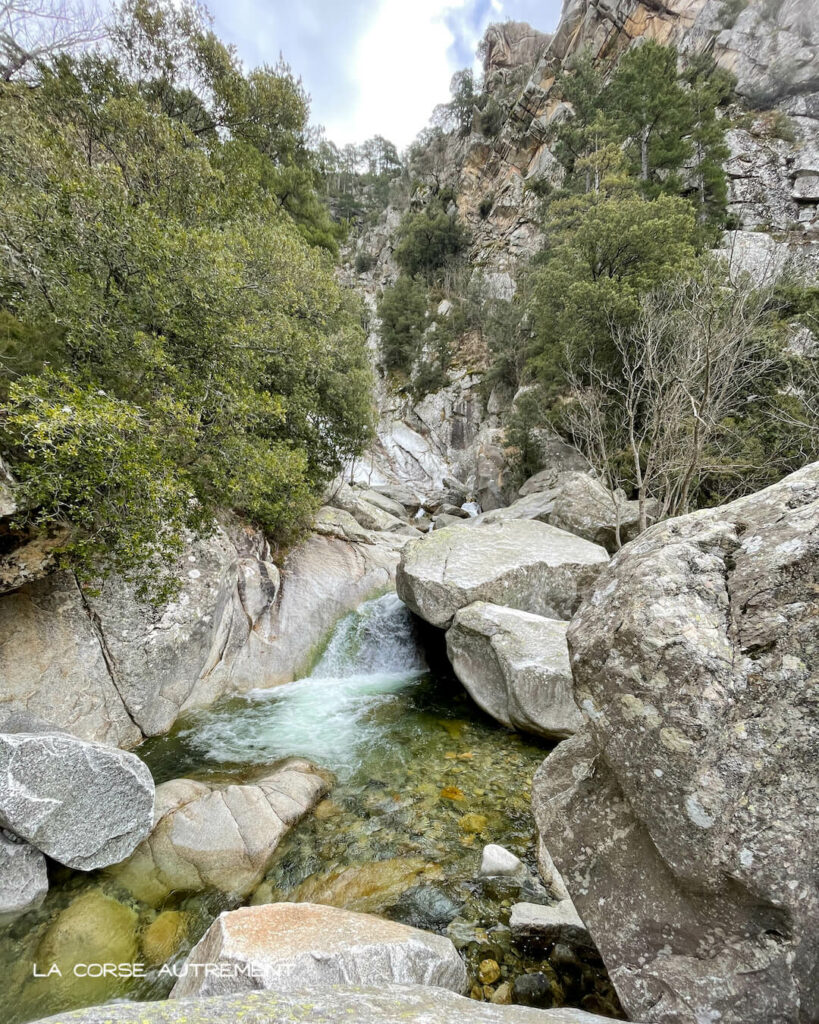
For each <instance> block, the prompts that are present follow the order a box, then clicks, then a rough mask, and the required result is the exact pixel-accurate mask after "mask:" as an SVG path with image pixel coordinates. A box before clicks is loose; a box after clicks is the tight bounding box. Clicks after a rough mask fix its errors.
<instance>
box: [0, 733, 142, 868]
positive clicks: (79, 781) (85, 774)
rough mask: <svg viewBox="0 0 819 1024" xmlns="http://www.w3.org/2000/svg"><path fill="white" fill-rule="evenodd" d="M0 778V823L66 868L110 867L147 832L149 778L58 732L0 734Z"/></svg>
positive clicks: (132, 762)
mask: <svg viewBox="0 0 819 1024" xmlns="http://www.w3.org/2000/svg"><path fill="white" fill-rule="evenodd" d="M0 776H2V777H3V779H4V785H3V786H2V787H0V826H2V827H4V828H7V829H9V831H11V832H13V833H14V834H15V835H17V836H20V837H21V838H22V839H25V840H26V841H27V842H29V843H31V845H32V846H34V847H36V848H37V849H38V850H41V851H42V852H43V853H45V854H47V856H49V857H52V858H53V859H54V860H56V861H59V862H60V863H61V864H65V865H66V866H67V867H71V868H79V869H80V870H83V871H91V870H93V869H94V868H101V867H106V866H107V865H109V864H115V863H116V862H117V861H120V860H122V859H123V857H127V856H128V855H129V854H130V853H131V852H132V851H133V850H134V848H135V847H136V846H137V844H138V843H140V842H141V841H142V840H143V839H144V838H145V836H146V835H148V833H149V832H150V829H151V824H152V821H153V809H154V780H153V778H152V777H151V773H150V771H148V768H147V767H146V766H145V765H144V764H143V762H142V761H140V759H139V758H138V757H136V756H135V755H134V754H128V753H126V752H125V751H122V750H115V749H114V748H113V747H104V746H103V745H102V744H100V743H86V742H84V741H83V740H79V739H76V738H75V737H74V736H70V735H68V734H67V733H63V732H40V733H34V732H12V733H0ZM69 781H70V785H69V784H68V783H69Z"/></svg>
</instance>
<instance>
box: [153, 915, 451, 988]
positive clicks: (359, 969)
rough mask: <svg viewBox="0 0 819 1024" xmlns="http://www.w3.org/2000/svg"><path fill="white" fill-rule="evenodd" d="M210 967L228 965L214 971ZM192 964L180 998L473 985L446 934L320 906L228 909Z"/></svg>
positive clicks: (192, 956)
mask: <svg viewBox="0 0 819 1024" xmlns="http://www.w3.org/2000/svg"><path fill="white" fill-rule="evenodd" d="M199 965H203V966H201V967H199V969H197V967H198V966H199ZM204 965H217V966H219V965H226V966H227V969H226V970H225V971H224V972H222V971H221V970H219V971H212V972H208V971H207V970H206V968H205V966H204ZM185 967H186V968H187V973H186V974H184V975H183V976H182V977H180V979H179V980H178V981H177V983H176V985H175V986H174V988H173V992H172V993H171V995H172V996H174V997H181V996H189V995H200V996H205V995H216V994H221V993H225V992H237V991H245V990H249V989H258V988H262V989H275V990H276V992H279V993H281V992H286V991H291V990H294V989H299V988H304V987H305V986H306V987H308V988H309V987H314V988H326V987H328V986H331V985H341V984H346V985H391V984H405V985H436V986H439V987H440V988H445V989H450V990H452V991H454V992H463V991H464V990H465V989H466V983H467V978H466V968H465V967H464V964H463V961H462V960H461V958H460V956H459V955H458V952H457V950H456V949H455V947H454V946H453V945H452V943H451V942H450V940H449V939H447V938H444V936H442V935H435V934H433V933H432V932H422V931H420V930H419V929H417V928H408V927H407V926H406V925H403V924H398V923H396V922H395V921H387V920H385V919H383V918H380V917H374V916H372V915H370V914H356V913H353V912H352V911H349V910H339V909H338V908H336V907H325V906H319V905H318V904H315V903H271V904H267V905H266V906H261V907H243V908H241V909H240V910H233V911H228V912H226V913H223V914H222V915H221V916H220V917H218V918H217V919H216V921H214V922H213V924H212V925H211V926H210V928H209V929H208V930H207V932H205V935H204V937H203V938H202V939H201V940H200V942H199V943H198V944H197V945H196V946H194V948H193V949H192V950H191V953H190V955H189V956H188V959H187V960H186V961H185ZM183 970H184V968H183ZM223 973H224V976H221V975H222V974H223Z"/></svg>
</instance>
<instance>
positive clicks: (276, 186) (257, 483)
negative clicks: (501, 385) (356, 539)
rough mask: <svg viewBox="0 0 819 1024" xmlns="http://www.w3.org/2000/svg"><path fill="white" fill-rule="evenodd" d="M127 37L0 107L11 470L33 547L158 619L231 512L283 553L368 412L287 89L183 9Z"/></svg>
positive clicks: (0, 337) (3, 442)
mask: <svg viewBox="0 0 819 1024" xmlns="http://www.w3.org/2000/svg"><path fill="white" fill-rule="evenodd" d="M126 15H127V17H129V18H131V19H136V20H137V21H138V23H139V25H141V26H142V29H144V32H142V34H140V31H134V32H133V33H128V32H124V34H123V36H122V38H123V39H127V40H131V41H132V43H133V46H132V48H131V49H130V50H128V51H127V52H125V53H116V52H115V54H114V55H113V56H112V57H108V58H102V57H97V56H89V57H86V58H84V59H83V60H80V61H73V60H69V59H67V58H64V59H60V60H58V61H57V62H56V63H55V64H54V65H53V66H52V67H50V68H47V69H44V70H43V84H42V86H41V87H40V88H38V89H35V90H29V89H22V88H20V87H12V86H9V87H6V88H4V89H3V90H2V91H0V235H2V237H3V240H4V245H3V248H2V250H0V394H2V395H3V396H4V406H5V409H6V415H5V416H4V418H3V419H2V422H1V423H0V430H1V431H2V436H0V447H2V449H3V451H4V457H5V458H7V461H8V462H9V463H10V465H11V468H12V470H13V472H14V473H15V475H16V476H17V477H18V478H19V479H20V480H21V485H22V487H23V492H24V496H25V502H24V507H25V509H26V511H25V513H24V514H23V516H22V519H23V520H24V521H25V523H26V524H28V525H34V526H36V525H41V526H45V525H48V524H52V523H54V522H57V521H59V522H64V523H66V524H67V525H68V526H69V527H70V536H71V540H70V543H69V546H68V548H67V551H66V559H67V561H68V563H69V564H71V565H73V566H74V567H75V568H77V569H78V570H79V571H80V572H81V573H83V574H85V575H88V574H90V573H92V572H95V571H97V570H98V569H100V568H110V567H114V568H116V569H117V570H119V571H121V572H123V573H125V574H126V575H128V576H132V577H137V576H138V577H139V578H140V581H141V582H143V583H144V584H145V586H146V588H147V590H148V591H150V594H151V596H153V597H155V598H159V597H163V596H166V595H167V588H166V580H165V579H164V578H163V574H162V571H161V567H163V566H168V565H169V563H170V561H171V559H172V557H173V555H174V553H175V552H176V550H178V546H179V541H180V538H181V537H182V536H183V534H184V532H185V531H186V530H188V529H201V528H203V526H204V524H206V523H209V522H211V521H212V519H213V516H214V514H215V513H216V512H217V511H218V510H219V509H224V508H231V509H233V510H235V511H237V512H239V513H242V514H244V515H245V516H247V517H248V518H249V519H251V520H252V521H254V522H255V523H257V524H258V525H260V526H262V527H264V528H265V529H266V530H268V531H269V532H270V534H271V535H272V537H273V539H274V540H276V541H278V542H284V543H286V542H289V541H290V540H292V539H293V538H294V537H295V536H296V535H297V534H298V532H299V531H300V530H301V529H302V528H303V526H304V524H305V523H306V522H307V519H308V517H309V515H310V513H311V511H312V509H313V508H314V507H315V504H316V501H317V496H318V494H319V493H320V491H321V488H322V486H323V484H324V483H325V482H326V480H327V479H328V478H329V477H330V476H332V475H333V474H334V473H335V472H336V471H337V470H338V469H339V468H340V467H341V465H342V464H343V463H344V462H345V461H346V460H347V459H349V458H350V457H351V456H353V455H354V454H356V453H358V452H359V451H360V450H361V448H362V446H363V445H364V444H365V443H366V440H367V438H368V436H369V431H370V426H371V409H370V403H371V399H370V393H371V391H370V381H369V369H368V360H367V355H366V346H365V338H364V333H363V330H362V327H361V315H362V314H361V308H360V306H359V304H358V303H357V302H356V301H354V300H353V299H352V298H351V296H350V295H349V294H348V293H345V292H343V291H342V290H341V289H340V288H339V286H338V285H337V283H336V281H335V278H334V273H333V264H332V261H331V258H330V255H329V253H328V252H327V250H328V249H333V248H334V247H335V239H334V235H333V232H334V230H335V229H334V228H333V226H332V225H331V224H330V222H329V220H328V218H327V214H326V210H325V209H324V208H323V206H322V205H321V203H320V202H319V201H318V199H317V198H316V195H315V190H314V188H313V186H312V174H313V171H312V169H311V165H310V160H309V158H308V157H306V156H304V152H303V141H304V140H303V138H302V131H303V127H304V118H305V117H306V108H304V107H303V104H302V99H300V96H299V91H298V89H295V86H294V83H293V81H292V79H291V78H289V77H288V76H287V75H286V74H281V73H279V72H271V71H269V70H263V72H261V73H259V74H258V75H257V74H255V73H251V74H250V75H248V76H244V75H243V74H242V73H241V69H240V68H239V66H238V65H237V63H236V62H235V58H234V57H233V55H232V52H231V51H229V50H228V49H227V48H225V47H224V46H222V44H221V43H218V41H217V40H215V38H214V37H212V36H211V35H208V34H204V35H203V34H202V33H201V31H200V30H201V23H200V22H199V21H197V20H196V13H195V11H194V9H193V8H190V7H184V6H183V7H181V8H180V7H175V6H174V5H170V4H169V5H167V6H162V5H160V4H158V3H155V2H153V0H134V2H133V3H132V4H131V5H130V6H129V7H128V8H125V9H124V14H123V16H126ZM237 76H238V77H237ZM194 87H195V88H196V90H200V91H194ZM186 90H187V91H186ZM279 104H280V105H281V106H280V107H279ZM299 111H301V113H299ZM217 129H218V130H217ZM328 225H329V228H328ZM21 525H23V524H22V523H21Z"/></svg>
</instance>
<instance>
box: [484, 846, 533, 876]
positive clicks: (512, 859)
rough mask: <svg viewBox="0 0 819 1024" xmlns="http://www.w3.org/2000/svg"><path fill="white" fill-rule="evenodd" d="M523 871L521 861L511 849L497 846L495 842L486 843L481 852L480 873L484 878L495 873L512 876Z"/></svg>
mask: <svg viewBox="0 0 819 1024" xmlns="http://www.w3.org/2000/svg"><path fill="white" fill-rule="evenodd" d="M524 871H525V868H524V865H523V861H522V860H521V859H520V857H516V856H515V855H514V853H512V851H511V850H507V849H506V847H505V846H498V844H497V843H488V844H487V845H486V846H484V848H483V853H482V854H481V868H480V872H479V873H480V874H481V875H483V876H484V877H485V878H492V877H493V876H497V875H507V876H510V877H513V876H515V875H520V874H521V873H522V872H524Z"/></svg>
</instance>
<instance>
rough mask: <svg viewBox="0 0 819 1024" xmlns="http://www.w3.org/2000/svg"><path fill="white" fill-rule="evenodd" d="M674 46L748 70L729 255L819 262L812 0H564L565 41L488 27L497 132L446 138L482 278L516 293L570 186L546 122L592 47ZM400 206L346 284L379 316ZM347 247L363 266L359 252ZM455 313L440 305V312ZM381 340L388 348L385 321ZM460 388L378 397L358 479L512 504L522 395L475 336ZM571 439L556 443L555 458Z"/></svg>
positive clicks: (384, 386) (563, 112)
mask: <svg viewBox="0 0 819 1024" xmlns="http://www.w3.org/2000/svg"><path fill="white" fill-rule="evenodd" d="M646 39H650V40H656V41H658V42H660V43H668V44H674V45H675V46H677V48H678V49H679V50H680V51H681V52H682V53H683V54H684V55H685V56H690V55H693V54H697V53H701V52H707V53H710V54H713V56H714V58H715V59H716V61H717V63H718V64H719V65H721V66H722V67H724V68H725V69H727V70H729V71H731V72H732V73H733V74H734V75H735V76H736V102H735V103H734V104H733V106H732V107H731V117H732V124H733V127H731V128H730V129H729V130H728V131H727V133H726V141H727V145H728V147H729V150H730V155H729V157H728V160H727V162H726V164H725V170H726V173H727V178H728V212H729V215H730V220H731V221H732V223H733V225H734V226H735V230H732V231H730V232H726V234H725V236H724V240H723V247H724V250H725V252H726V253H727V254H728V255H729V256H730V259H731V261H732V263H733V264H734V266H736V267H742V268H745V269H748V270H750V271H751V272H752V273H754V274H755V275H757V277H760V278H761V277H764V276H765V275H766V274H769V273H770V272H771V270H772V269H773V268H776V267H781V265H782V264H783V263H784V262H785V261H786V260H788V261H796V262H799V263H803V262H805V261H809V265H810V266H811V268H812V269H811V271H810V272H811V273H813V274H815V273H816V272H817V271H816V267H817V266H819V220H817V210H818V209H819V12H817V9H816V4H815V3H814V2H812V0H773V2H770V0H748V2H745V3H744V2H739V3H731V2H719V0H672V2H659V0H658V2H655V0H651V2H643V0H612V2H600V0H565V3H564V5H563V11H562V14H561V18H560V22H559V24H558V26H557V28H556V31H555V32H554V34H553V35H546V34H543V33H540V32H536V31H534V30H532V29H528V27H527V26H523V25H521V24H520V23H516V22H507V23H504V24H499V25H492V26H490V28H489V29H488V31H487V33H486V37H485V40H484V43H483V46H482V52H483V54H484V82H485V88H486V90H487V91H488V92H489V93H490V95H491V96H492V97H493V98H494V99H495V100H496V101H497V102H498V104H499V106H500V109H501V111H502V115H503V116H502V123H501V125H500V128H499V130H498V131H497V133H496V134H494V135H492V136H491V137H489V136H487V135H485V134H483V133H482V131H481V129H480V122H479V120H478V119H475V120H474V122H473V130H472V131H471V133H469V134H468V135H467V136H465V137H463V136H460V135H458V134H456V133H453V134H452V135H450V136H449V138H448V141H447V147H446V152H445V153H443V154H441V155H440V156H439V158H438V160H437V164H438V167H437V171H436V173H437V175H438V181H437V184H438V186H439V187H445V188H449V189H451V190H452V191H453V192H454V195H455V199H454V203H455V205H456V206H457V211H458V214H459V216H460V217H461V218H462V220H463V221H464V222H465V223H466V224H467V225H468V227H469V229H470V232H471V237H472V242H471V248H470V251H469V254H468V267H469V275H470V287H474V288H476V289H477V290H478V291H480V292H481V293H482V294H483V295H489V296H497V297H501V298H508V297H510V296H511V295H512V294H514V291H515V282H514V273H515V271H516V269H517V268H518V267H520V266H521V265H522V263H523V262H524V261H526V260H528V259H529V258H530V257H531V256H532V255H534V254H535V253H536V252H537V251H538V249H539V248H540V247H541V245H542V243H543V236H542V233H541V227H540V200H539V197H538V189H539V187H541V186H543V185H546V186H549V185H552V186H554V185H559V184H560V182H561V178H562V173H563V172H562V167H561V165H560V164H559V162H558V161H557V159H556V157H555V155H554V153H553V151H552V148H551V143H550V141H549V129H550V127H552V126H553V125H554V124H556V123H558V122H559V121H560V120H562V119H564V118H565V117H566V116H567V113H568V110H567V107H566V104H565V103H563V102H562V101H561V100H560V99H559V98H558V97H557V96H556V95H555V89H554V84H555V78H556V75H557V73H558V71H559V70H560V69H561V67H563V66H565V65H566V64H567V63H569V62H571V60H572V59H573V58H574V57H576V56H577V55H579V54H580V53H583V52H590V53H591V54H592V55H593V56H594V57H595V59H596V61H597V62H598V65H599V66H600V67H601V68H602V69H603V70H604V71H608V70H611V69H612V68H613V67H614V66H615V65H616V62H617V60H618V58H619V56H621V55H622V54H623V53H624V52H625V51H626V50H627V49H629V48H630V47H632V46H636V45H639V44H640V42H641V41H642V40H646ZM416 186H417V187H416V188H415V191H414V192H413V194H412V195H411V197H410V203H411V204H412V205H414V206H419V205H420V206H423V204H424V203H425V202H426V201H427V196H428V194H429V190H428V188H427V186H425V185H424V183H423V182H421V183H420V184H417V183H416ZM400 219H401V210H400V209H399V208H396V207H389V208H388V209H387V210H386V212H385V214H384V216H383V218H382V219H381V221H380V223H379V224H378V225H376V226H375V227H374V228H371V229H369V230H368V231H366V232H365V233H364V234H363V235H362V236H361V237H359V238H358V239H357V240H356V242H355V252H357V253H362V252H364V253H367V254H368V256H369V257H371V258H372V263H373V265H372V267H371V269H369V270H367V271H364V272H362V273H354V272H353V271H352V270H349V271H348V279H349V280H350V282H351V283H353V284H354V285H355V286H356V287H357V288H358V289H359V290H360V291H361V292H362V294H363V295H364V297H365V300H366V302H367V304H368V306H369V308H370V309H371V311H373V312H374V310H375V303H376V298H377V296H378V294H379V292H380V290H381V289H382V288H384V287H386V286H387V285H390V284H392V283H394V281H395V279H396V277H397V275H398V268H397V266H396V263H395V260H394V250H395V245H396V231H397V228H398V225H399V222H400ZM352 255H353V254H351V262H352ZM446 315H447V310H446V308H445V307H444V308H440V309H439V310H438V318H439V319H440V318H442V317H445V316H446ZM372 326H373V329H372V333H371V338H370V342H371V347H372V349H373V352H374V354H375V355H376V357H377V354H378V346H379V340H378V330H377V328H378V324H377V321H375V320H374V321H373V325H372ZM461 341H462V344H461V346H460V349H459V351H458V353H457V354H456V357H455V359H454V361H453V366H452V368H451V370H450V371H449V375H448V376H449V384H448V386H446V387H444V388H442V389H440V390H438V391H437V392H435V393H433V394H429V395H427V396H426V397H425V398H424V399H423V400H422V401H420V402H418V401H413V400H412V399H411V398H409V397H407V396H406V395H405V394H403V393H402V392H400V391H398V390H396V389H395V388H394V387H393V386H391V385H390V383H389V382H388V381H387V380H382V381H381V383H380V385H379V389H378V394H377V399H378V405H379V411H380V422H379V429H378V439H377V442H376V444H375V446H374V448H373V450H372V452H371V454H370V456H369V457H368V458H367V459H365V460H363V462H362V464H360V465H357V466H355V467H353V470H352V473H351V475H352V477H353V478H354V479H358V480H362V481H363V480H368V481H370V482H378V483H384V482H386V481H395V480H398V479H410V480H412V481H413V482H415V483H416V484H417V485H418V486H421V487H427V488H429V487H440V486H441V481H442V479H443V478H444V477H447V476H449V477H456V478H458V479H460V480H461V481H462V483H463V484H464V485H466V489H467V490H468V491H469V492H470V495H471V496H473V497H475V498H476V499H477V500H478V501H479V502H480V503H481V504H482V505H483V506H484V507H485V508H495V507H497V505H498V504H502V503H503V501H504V499H506V500H508V498H509V497H510V495H509V494H508V493H506V494H505V495H504V494H503V493H502V492H503V482H504V468H503V467H504V455H503V448H504V438H503V431H502V420H503V413H504V412H505V411H506V410H507V409H508V407H509V402H510V397H511V396H507V395H504V394H502V393H496V394H493V395H491V396H490V397H489V398H488V400H487V399H486V396H485V395H484V394H483V391H482V389H481V387H480V382H481V374H482V371H483V369H484V368H485V353H483V352H482V351H481V350H480V347H478V348H477V349H476V347H475V344H474V339H473V338H470V337H465V338H463V339H461ZM558 453H559V447H558V448H555V449H554V451H550V452H548V459H549V461H552V460H553V459H554V458H555V456H556V455H557V454H558Z"/></svg>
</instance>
